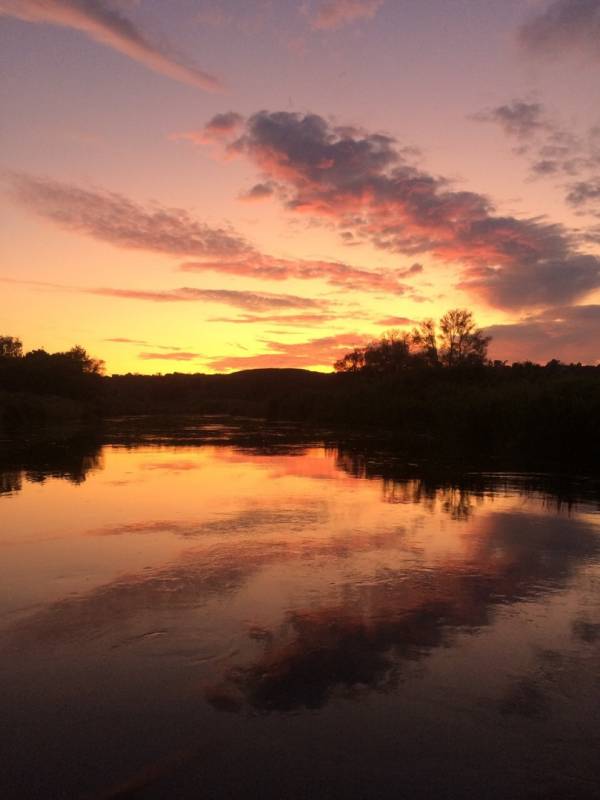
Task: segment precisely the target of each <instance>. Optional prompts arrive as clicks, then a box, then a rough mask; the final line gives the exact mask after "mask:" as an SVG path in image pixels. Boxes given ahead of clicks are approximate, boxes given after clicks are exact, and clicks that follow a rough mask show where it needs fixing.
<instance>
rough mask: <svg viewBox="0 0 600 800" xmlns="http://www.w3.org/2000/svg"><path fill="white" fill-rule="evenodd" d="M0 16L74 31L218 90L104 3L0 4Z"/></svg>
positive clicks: (35, 0) (12, 0)
mask: <svg viewBox="0 0 600 800" xmlns="http://www.w3.org/2000/svg"><path fill="white" fill-rule="evenodd" d="M0 14H4V15H6V16H11V17H16V18H17V19H20V20H24V21H25V22H34V23H48V24H51V25H59V26H61V27H65V28H73V29H74V30H77V31H81V32H82V33H84V34H85V35H86V36H89V37H90V38H91V39H94V40H95V41H97V42H100V43H101V44H103V45H106V46H107V47H110V48H112V49H113V50H117V51H118V52H119V53H122V54H123V55H126V56H128V57H129V58H131V59H133V60H134V61H137V62H138V63H140V64H143V65H144V66H145V67H148V68H149V69H151V70H154V72H158V73H160V74H161V75H166V76H167V77H169V78H173V79H174V80H177V81H180V82H182V83H187V84H190V85H192V86H197V87H199V88H201V89H205V90H208V91H215V90H217V89H219V88H220V86H221V84H220V81H219V80H218V79H217V78H216V77H215V76H214V75H211V74H210V73H208V72H204V71H203V70H200V69H197V68H196V67H193V66H189V65H187V64H184V63H182V62H181V61H179V60H178V59H177V58H175V56H173V55H172V54H170V53H167V52H166V51H165V49H164V48H162V47H159V46H157V45H155V44H153V43H152V42H151V41H150V40H149V39H148V38H147V37H146V36H145V35H144V33H143V32H142V31H141V30H140V29H139V28H138V27H137V26H136V25H135V24H134V23H133V22H132V21H131V20H130V19H128V18H127V17H125V16H123V14H121V13H120V12H119V11H118V10H117V9H115V8H114V7H111V6H110V5H109V3H107V2H105V0H0Z"/></svg>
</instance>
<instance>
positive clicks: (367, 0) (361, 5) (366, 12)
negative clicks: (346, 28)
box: [311, 0, 385, 30]
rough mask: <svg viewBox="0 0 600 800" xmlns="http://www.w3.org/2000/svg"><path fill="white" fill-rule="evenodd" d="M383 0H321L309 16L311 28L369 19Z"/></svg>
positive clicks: (339, 25) (329, 26) (331, 26)
mask: <svg viewBox="0 0 600 800" xmlns="http://www.w3.org/2000/svg"><path fill="white" fill-rule="evenodd" d="M384 2H385V0H322V2H321V3H320V4H319V6H318V8H317V9H316V11H315V13H314V14H313V16H312V18H311V25H312V27H313V28H317V29H321V30H326V29H331V28H339V27H341V26H342V25H347V24H349V23H351V22H358V21H359V20H364V19H371V18H372V17H374V16H375V14H376V13H377V12H378V11H379V9H380V8H381V7H382V5H383V4H384Z"/></svg>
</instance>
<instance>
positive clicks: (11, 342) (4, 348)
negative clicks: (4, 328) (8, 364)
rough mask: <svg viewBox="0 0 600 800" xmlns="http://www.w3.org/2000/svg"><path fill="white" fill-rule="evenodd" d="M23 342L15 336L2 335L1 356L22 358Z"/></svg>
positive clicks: (0, 343)
mask: <svg viewBox="0 0 600 800" xmlns="http://www.w3.org/2000/svg"><path fill="white" fill-rule="evenodd" d="M22 355H23V342H22V341H21V340H20V339H17V338H15V337H14V336H0V358H21V356H22Z"/></svg>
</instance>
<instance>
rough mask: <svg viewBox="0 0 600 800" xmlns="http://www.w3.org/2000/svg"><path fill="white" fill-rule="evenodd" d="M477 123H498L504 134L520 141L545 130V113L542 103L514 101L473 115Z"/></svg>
mask: <svg viewBox="0 0 600 800" xmlns="http://www.w3.org/2000/svg"><path fill="white" fill-rule="evenodd" d="M471 118H472V119H474V120H476V121H477V122H496V123H498V124H499V125H500V126H501V127H502V129H503V130H504V132H505V133H506V134H508V135H510V136H517V137H518V138H519V139H525V138H529V137H530V136H531V135H532V134H533V133H537V132H538V131H539V130H540V129H543V128H545V125H546V123H545V120H544V111H543V107H542V105H541V104H540V103H528V102H525V101H524V100H513V101H511V102H510V103H506V104H505V105H501V106H497V107H496V108H492V109H488V110H486V111H480V112H479V113H477V114H473V115H472V117H471Z"/></svg>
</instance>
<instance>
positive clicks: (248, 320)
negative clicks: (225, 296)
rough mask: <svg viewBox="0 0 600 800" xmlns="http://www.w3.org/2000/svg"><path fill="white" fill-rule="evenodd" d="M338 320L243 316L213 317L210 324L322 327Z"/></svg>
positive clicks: (331, 317)
mask: <svg viewBox="0 0 600 800" xmlns="http://www.w3.org/2000/svg"><path fill="white" fill-rule="evenodd" d="M335 319H337V318H336V317H335V316H334V315H333V314H260V315H258V314H243V315H242V316H238V317H213V318H212V319H209V320H208V322H228V323H234V324H242V325H248V324H250V325H253V324H255V323H262V324H264V323H265V322H268V323H270V324H272V325H302V326H304V327H306V326H311V325H322V324H323V323H325V322H330V321H331V320H335Z"/></svg>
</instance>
